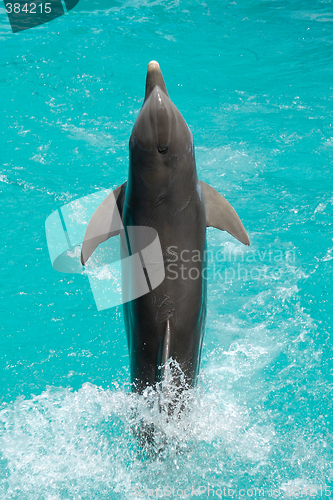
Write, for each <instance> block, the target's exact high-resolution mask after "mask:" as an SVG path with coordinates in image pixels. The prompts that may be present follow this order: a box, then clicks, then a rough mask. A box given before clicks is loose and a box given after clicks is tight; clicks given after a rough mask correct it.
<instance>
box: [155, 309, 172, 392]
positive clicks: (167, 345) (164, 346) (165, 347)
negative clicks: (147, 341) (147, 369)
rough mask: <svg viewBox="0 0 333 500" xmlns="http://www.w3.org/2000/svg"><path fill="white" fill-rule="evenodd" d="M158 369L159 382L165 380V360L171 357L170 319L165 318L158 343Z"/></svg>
mask: <svg viewBox="0 0 333 500" xmlns="http://www.w3.org/2000/svg"><path fill="white" fill-rule="evenodd" d="M158 357H159V362H158V365H159V371H158V380H159V381H160V382H162V383H163V382H164V381H165V372H166V367H167V362H168V361H169V359H170V357H171V330H170V319H168V320H167V324H166V327H165V332H164V336H163V338H162V340H161V344H160V352H159V356H158Z"/></svg>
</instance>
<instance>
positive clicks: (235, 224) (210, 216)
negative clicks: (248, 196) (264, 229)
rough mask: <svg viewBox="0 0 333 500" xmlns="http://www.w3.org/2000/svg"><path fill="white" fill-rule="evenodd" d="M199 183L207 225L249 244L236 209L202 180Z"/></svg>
mask: <svg viewBox="0 0 333 500" xmlns="http://www.w3.org/2000/svg"><path fill="white" fill-rule="evenodd" d="M200 185H201V189H202V191H203V194H204V198H205V209H206V225H207V227H210V226H211V227H216V228H217V229H221V231H227V232H228V233H229V234H231V235H232V236H234V237H235V238H236V239H237V240H239V241H241V242H242V243H244V245H249V244H250V239H249V237H248V234H247V232H246V231H245V228H244V226H243V224H242V221H241V220H240V218H239V217H238V215H237V213H236V210H235V209H234V208H233V207H232V206H231V205H230V203H229V202H228V201H227V200H226V199H225V198H223V196H222V195H221V194H220V193H218V192H217V191H216V190H215V189H214V188H212V186H210V185H209V184H206V183H205V182H202V181H200Z"/></svg>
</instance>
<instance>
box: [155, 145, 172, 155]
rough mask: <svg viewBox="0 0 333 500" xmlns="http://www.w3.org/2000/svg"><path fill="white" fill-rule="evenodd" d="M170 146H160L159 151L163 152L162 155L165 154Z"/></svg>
mask: <svg viewBox="0 0 333 500" xmlns="http://www.w3.org/2000/svg"><path fill="white" fill-rule="evenodd" d="M168 149H169V148H168V146H160V147H158V148H157V151H158V152H159V153H161V154H162V155H165V153H166V152H167V151H168Z"/></svg>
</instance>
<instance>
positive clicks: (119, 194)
mask: <svg viewBox="0 0 333 500" xmlns="http://www.w3.org/2000/svg"><path fill="white" fill-rule="evenodd" d="M125 192H126V182H125V183H124V184H121V186H118V187H117V188H116V189H114V190H113V191H112V192H111V193H110V194H109V195H108V196H107V197H106V198H105V200H103V201H102V203H101V204H100V206H99V207H98V208H97V210H95V212H94V214H93V216H92V218H91V219H90V222H89V224H88V227H87V229H86V232H85V235H84V240H83V243H82V248H81V264H82V265H83V266H84V265H85V263H86V262H87V260H88V259H89V257H90V256H91V254H92V253H93V251H94V250H95V249H96V248H97V247H98V245H99V244H100V243H103V241H106V240H108V239H109V238H111V237H112V236H116V235H117V234H119V233H120V231H121V229H122V228H123V224H122V213H123V205H124V199H125Z"/></svg>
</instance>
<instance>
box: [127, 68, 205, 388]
mask: <svg viewBox="0 0 333 500" xmlns="http://www.w3.org/2000/svg"><path fill="white" fill-rule="evenodd" d="M146 87H147V92H146V98H145V103H144V105H143V107H142V109H141V112H140V114H139V116H138V118H137V120H136V122H135V125H134V128H133V131H132V135H131V138H130V145H129V148H130V165H129V175H128V181H127V187H126V196H125V203H124V207H123V224H124V226H125V227H126V226H149V227H151V228H154V229H155V230H156V231H157V233H158V235H159V239H160V243H161V247H162V252H163V258H164V262H165V279H164V281H163V282H162V283H161V284H160V285H159V286H158V287H157V288H155V289H154V290H152V291H150V292H149V293H148V294H146V295H144V296H142V297H139V298H138V299H136V300H133V301H131V302H128V303H126V304H124V306H123V307H124V315H125V326H126V331H127V339H128V347H129V356H130V368H131V379H132V383H133V387H134V390H135V391H137V392H139V393H142V391H143V390H144V389H145V388H146V387H147V386H153V385H155V384H156V382H158V381H160V380H161V379H162V374H163V371H162V370H161V369H160V368H159V367H160V366H161V365H162V364H163V363H164V362H165V361H167V359H168V358H169V357H172V359H173V360H175V361H177V362H178V364H179V367H180V369H181V371H182V372H183V374H184V376H185V380H184V382H185V384H184V386H193V385H194V384H195V381H196V378H197V375H198V371H199V366H200V358H201V350H202V341H203V336H204V329H205V317H206V295H207V293H206V281H205V280H203V279H202V271H203V269H204V268H205V266H206V264H205V262H204V249H205V244H206V214H205V203H204V199H203V194H202V190H201V186H200V184H199V180H198V176H197V171H196V165H195V158H194V146H193V136H192V133H191V131H190V129H189V128H188V126H187V124H186V122H185V120H184V118H183V117H182V115H181V114H180V112H179V111H178V109H177V108H176V106H175V105H174V104H173V103H172V101H171V100H170V99H169V97H168V94H167V91H166V88H165V84H164V81H163V77H162V74H161V71H160V69H159V66H158V65H157V63H156V65H155V64H154V63H150V67H149V69H148V75H147V85H146ZM182 252H183V253H182ZM193 255H194V256H195V257H194V258H195V261H194V262H193V261H192V260H191V257H192V256H193ZM198 256H199V258H200V259H201V260H199V259H198ZM181 257H183V259H182V258H181ZM185 260H186V262H185ZM187 260H189V262H187ZM189 273H190V276H191V277H192V278H196V279H191V277H190V276H189ZM168 320H169V321H168Z"/></svg>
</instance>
